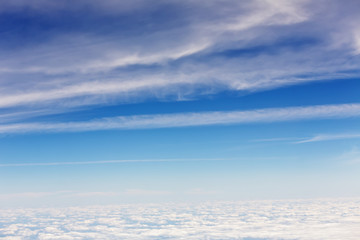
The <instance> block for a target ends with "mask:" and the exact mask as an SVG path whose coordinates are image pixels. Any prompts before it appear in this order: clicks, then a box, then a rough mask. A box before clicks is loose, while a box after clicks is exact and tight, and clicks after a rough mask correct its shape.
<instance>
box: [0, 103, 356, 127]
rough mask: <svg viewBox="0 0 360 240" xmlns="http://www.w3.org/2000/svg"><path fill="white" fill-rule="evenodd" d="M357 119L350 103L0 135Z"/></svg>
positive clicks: (129, 119) (111, 121)
mask: <svg viewBox="0 0 360 240" xmlns="http://www.w3.org/2000/svg"><path fill="white" fill-rule="evenodd" d="M358 116H360V104H359V103H354V104H337V105H317V106H308V107H287V108H268V109H258V110H249V111H217V112H202V113H177V114H153V115H132V116H120V117H112V118H103V119H97V120H91V121H84V122H61V123H41V122H35V123H19V124H3V125H0V133H27V132H28V133H29V132H84V131H97V130H114V129H119V130H127V129H156V128H173V127H191V126H210V125H225V124H242V123H265V122H281V121H295V120H309V119H329V118H330V119H332V118H348V117H358Z"/></svg>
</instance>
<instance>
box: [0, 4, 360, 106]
mask: <svg viewBox="0 0 360 240" xmlns="http://www.w3.org/2000/svg"><path fill="white" fill-rule="evenodd" d="M1 3H2V4H1V5H2V9H1V10H0V18H2V19H3V20H4V21H7V23H8V24H4V25H2V26H1V27H0V31H1V32H2V33H3V38H2V40H1V41H0V49H1V55H0V56H1V57H0V62H1V69H0V78H1V79H2V80H1V82H0V94H1V96H2V101H1V102H0V108H2V109H7V110H8V111H10V112H11V111H13V112H16V111H18V110H19V109H18V107H27V108H31V109H33V108H41V110H42V111H45V110H49V111H50V110H51V109H54V108H55V107H58V106H62V107H63V108H64V109H69V108H73V107H74V106H85V105H96V104H113V103H114V102H115V103H119V102H120V103H121V102H122V101H127V102H136V101H139V99H143V98H159V99H163V98H165V99H173V100H174V96H181V97H180V98H186V97H191V98H197V97H199V98H200V97H201V96H202V95H204V94H214V93H219V92H222V91H224V90H235V91H259V90H266V89H272V88H277V87H281V86H286V85H292V84H301V83H304V82H308V81H320V80H331V79H345V78H352V77H358V76H360V74H359V71H358V65H359V63H360V59H359V56H357V55H356V52H357V51H358V46H357V45H358V34H357V25H356V23H357V22H358V16H357V15H358V14H357V12H358V11H357V10H358V9H359V6H357V4H354V3H352V2H347V3H346V4H343V2H340V1H332V4H324V2H323V1H317V2H313V1H305V0H302V1H300V0H297V1H291V2H289V1H283V0H276V1H268V0H254V1H247V2H246V3H245V2H244V1H240V2H238V1H235V2H234V1H217V0H211V1H171V2H169V1H157V2H156V3H151V4H150V3H149V2H147V1H142V0H138V1H131V3H120V2H118V1H113V0H104V1H101V2H98V1H77V2H76V3H72V2H71V3H70V2H69V1H63V2H61V3H57V2H56V3H55V2H54V3H48V2H46V1H43V0H32V1H22V0H16V1H11V2H9V1H1ZM339 9H340V10H341V11H340V10H339ZM159 12H162V13H164V14H158V13H159ZM342 12H346V13H347V14H346V16H345V14H342ZM25 13H29V14H25ZM9 15H10V16H11V17H12V19H13V20H11V21H10V20H9V19H8V18H7V17H8V16H9ZM20 23H21V24H24V26H23V27H22V28H19V24H20ZM344 23H346V24H344ZM35 26H36V27H35ZM21 29H26V30H27V31H23V30H21ZM23 39H27V41H26V44H24V40H23ZM349 39H351V40H349ZM349 57H351V59H352V60H351V61H349ZM64 111H65V110H64Z"/></svg>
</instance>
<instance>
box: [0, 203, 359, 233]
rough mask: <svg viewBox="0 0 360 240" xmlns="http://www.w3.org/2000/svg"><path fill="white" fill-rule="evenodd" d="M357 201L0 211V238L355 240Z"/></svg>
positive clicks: (119, 206)
mask: <svg viewBox="0 0 360 240" xmlns="http://www.w3.org/2000/svg"><path fill="white" fill-rule="evenodd" d="M359 226H360V208H359V200H358V199H346V200H345V199H338V200H336V199H335V200H334V199H333V200H330V199H324V200H283V201H251V202H250V201H249V202H208V203H201V204H161V205H160V204H157V205H154V204H152V205H144V204H137V205H118V206H102V207H100V206H98V207H81V208H80V207H72V208H48V209H11V210H1V211H0V237H1V238H2V239H34V238H36V239H314V240H316V239H319V240H320V239H329V240H330V239H344V240H351V239H354V240H355V239H357V238H358V236H359V234H360V232H359V229H360V228H359Z"/></svg>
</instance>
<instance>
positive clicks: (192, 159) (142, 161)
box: [0, 158, 236, 167]
mask: <svg viewBox="0 0 360 240" xmlns="http://www.w3.org/2000/svg"><path fill="white" fill-rule="evenodd" d="M233 160H236V159H226V158H225V159H224V158H188V159H177V158H174V159H141V160H136V159H135V160H129V159H126V160H107V161H86V162H42V163H41V162H38V163H5V164H0V167H37V166H62V165H98V164H118V163H161V162H202V161H206V162H208V161H233Z"/></svg>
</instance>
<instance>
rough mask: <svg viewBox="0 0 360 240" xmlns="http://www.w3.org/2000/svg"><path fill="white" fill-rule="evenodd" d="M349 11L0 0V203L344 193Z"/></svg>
mask: <svg viewBox="0 0 360 240" xmlns="http://www.w3.org/2000/svg"><path fill="white" fill-rule="evenodd" d="M359 11H360V2H359V1H356V0H342V1H340V0H330V1H325V0H319V1H307V0H294V1H286V0H252V1H227V0H222V1H220V0H206V1H204V0H198V1H190V0H182V1H177V0H173V1H162V0H158V1H145V0H134V1H114V0H102V1H95V0H86V1H85V0H79V1H76V2H73V1H61V2H59V1H44V0H14V1H5V0H0V207H5V208H7V207H28V206H30V207H48V206H50V207H52V206H82V205H89V204H115V203H144V202H146V203H149V202H155V203H160V202H169V201H180V202H181V201H205V200H225V201H227V200H253V199H255V200H264V199H294V198H322V197H359V196H360V174H359V171H360V124H359V120H360V94H359V93H360V69H359V66H360V28H359V24H358V23H359V21H360V16H359V14H358V13H359Z"/></svg>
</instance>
